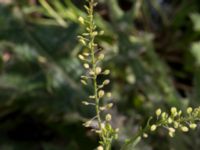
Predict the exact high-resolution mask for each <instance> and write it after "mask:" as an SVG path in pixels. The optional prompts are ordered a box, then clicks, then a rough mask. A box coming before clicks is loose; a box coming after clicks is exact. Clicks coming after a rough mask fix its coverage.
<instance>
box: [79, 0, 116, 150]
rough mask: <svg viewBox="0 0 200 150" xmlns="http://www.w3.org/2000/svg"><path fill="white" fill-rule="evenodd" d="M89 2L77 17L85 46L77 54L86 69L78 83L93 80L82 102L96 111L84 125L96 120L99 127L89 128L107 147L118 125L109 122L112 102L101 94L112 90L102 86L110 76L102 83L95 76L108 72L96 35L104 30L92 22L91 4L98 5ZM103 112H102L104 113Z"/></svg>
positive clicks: (104, 149)
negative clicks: (85, 98) (104, 101)
mask: <svg viewBox="0 0 200 150" xmlns="http://www.w3.org/2000/svg"><path fill="white" fill-rule="evenodd" d="M87 2H88V5H85V6H84V8H85V9H86V12H87V16H86V17H79V18H78V20H79V22H80V24H81V25H82V26H83V27H84V28H85V32H84V33H82V34H81V35H79V36H78V40H79V42H80V43H81V44H82V46H83V47H84V48H83V49H84V50H83V52H81V53H80V54H79V55H78V58H79V59H80V60H81V61H82V62H83V67H84V68H85V70H86V73H85V75H82V76H81V83H82V84H83V85H88V84H90V83H91V82H92V87H93V93H92V94H91V95H90V96H89V97H88V100H86V101H83V102H82V103H83V104H84V105H91V106H94V107H95V110H96V115H95V116H94V117H93V118H92V119H90V120H88V121H87V122H85V123H84V126H85V127H92V123H93V122H95V121H97V122H98V127H97V128H93V129H92V130H93V131H95V132H96V133H98V135H99V137H100V146H99V147H98V148H97V149H98V150H110V149H111V143H112V140H113V139H116V138H117V133H118V129H114V128H113V127H112V126H111V123H110V121H111V119H112V115H111V114H109V113H107V114H106V113H105V111H107V110H109V109H110V108H112V106H113V103H107V104H104V103H103V102H102V101H103V99H104V98H107V99H109V98H111V96H112V94H111V93H110V92H106V91H105V90H104V87H105V86H107V85H108V84H109V83H110V80H109V79H105V80H104V81H103V82H102V83H100V84H99V82H97V77H98V76H100V75H101V76H107V75H109V74H110V70H108V69H102V67H101V62H102V61H103V60H104V57H105V56H104V54H103V50H102V49H100V48H99V46H98V44H97V43H96V37H97V36H101V35H103V34H104V32H103V31H99V30H98V29H97V26H96V25H95V22H94V7H95V6H96V5H97V3H96V2H94V0H87ZM103 112H104V113H103Z"/></svg>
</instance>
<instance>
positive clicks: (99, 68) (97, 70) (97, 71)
mask: <svg viewBox="0 0 200 150" xmlns="http://www.w3.org/2000/svg"><path fill="white" fill-rule="evenodd" d="M101 70H102V69H101V67H96V69H95V73H96V74H97V75H98V74H100V73H101Z"/></svg>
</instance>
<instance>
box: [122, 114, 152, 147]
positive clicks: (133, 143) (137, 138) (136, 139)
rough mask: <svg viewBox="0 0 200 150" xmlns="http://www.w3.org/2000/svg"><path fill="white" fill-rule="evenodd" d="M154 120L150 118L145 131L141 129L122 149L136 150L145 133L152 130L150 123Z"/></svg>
mask: <svg viewBox="0 0 200 150" xmlns="http://www.w3.org/2000/svg"><path fill="white" fill-rule="evenodd" d="M151 120H152V117H150V118H149V119H148V121H147V124H146V126H145V127H144V128H143V129H140V130H139V131H138V132H137V133H136V134H135V136H133V137H132V138H131V139H130V140H129V141H127V142H126V143H125V144H124V145H123V146H122V148H121V150H134V148H135V146H136V145H137V144H138V143H139V142H140V141H141V139H142V136H143V134H144V133H147V131H148V130H149V128H150V121H151Z"/></svg>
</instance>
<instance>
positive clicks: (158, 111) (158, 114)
mask: <svg viewBox="0 0 200 150" xmlns="http://www.w3.org/2000/svg"><path fill="white" fill-rule="evenodd" d="M161 113H162V111H161V109H160V108H158V109H157V110H156V116H160V114H161Z"/></svg>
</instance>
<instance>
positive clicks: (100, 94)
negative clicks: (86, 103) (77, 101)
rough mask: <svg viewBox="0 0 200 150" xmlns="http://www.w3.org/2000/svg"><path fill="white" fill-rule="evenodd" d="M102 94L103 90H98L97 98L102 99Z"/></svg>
mask: <svg viewBox="0 0 200 150" xmlns="http://www.w3.org/2000/svg"><path fill="white" fill-rule="evenodd" d="M104 94H105V92H104V90H100V91H99V92H98V95H99V98H101V97H103V96H104Z"/></svg>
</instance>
